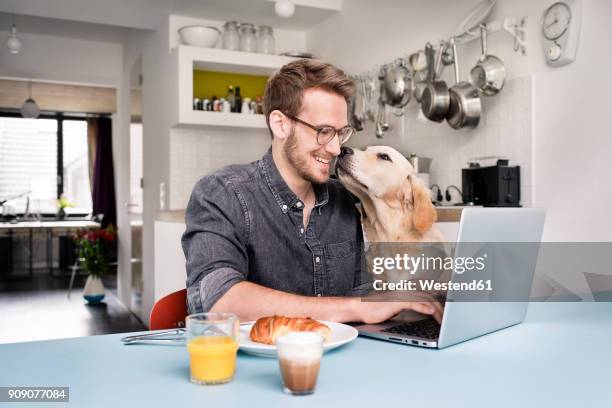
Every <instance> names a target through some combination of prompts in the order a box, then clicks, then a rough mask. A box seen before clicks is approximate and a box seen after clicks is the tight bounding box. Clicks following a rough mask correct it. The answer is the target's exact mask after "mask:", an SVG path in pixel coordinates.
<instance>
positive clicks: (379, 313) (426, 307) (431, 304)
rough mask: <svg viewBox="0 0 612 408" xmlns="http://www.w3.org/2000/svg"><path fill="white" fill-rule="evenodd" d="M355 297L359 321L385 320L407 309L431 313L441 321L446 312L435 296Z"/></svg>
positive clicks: (355, 310)
mask: <svg viewBox="0 0 612 408" xmlns="http://www.w3.org/2000/svg"><path fill="white" fill-rule="evenodd" d="M354 299H355V302H354V304H353V309H354V312H355V313H356V315H357V317H358V319H359V321H362V322H364V323H370V324H375V323H381V322H384V321H385V320H389V319H391V318H393V317H394V316H396V315H398V314H399V313H401V312H402V311H405V310H414V311H415V312H418V313H422V314H426V315H431V316H432V317H433V318H434V319H436V321H437V322H438V323H441V322H442V315H443V313H444V306H443V305H442V304H441V303H440V302H438V301H436V300H435V299H433V298H430V299H424V300H423V301H413V302H404V301H377V300H366V299H360V298H354Z"/></svg>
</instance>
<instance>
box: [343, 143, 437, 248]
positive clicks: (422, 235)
mask: <svg viewBox="0 0 612 408" xmlns="http://www.w3.org/2000/svg"><path fill="white" fill-rule="evenodd" d="M336 174H337V175H338V177H339V178H340V181H342V183H343V184H344V185H345V186H346V188H347V189H348V190H349V191H350V192H352V193H353V194H354V195H355V196H357V198H359V200H361V218H362V223H363V229H364V234H365V236H366V238H367V240H368V241H371V242H443V241H444V236H443V235H442V233H440V231H439V230H438V229H437V228H436V227H435V225H434V223H435V221H436V219H437V214H436V209H435V208H434V206H433V204H432V203H431V195H430V192H429V189H428V188H427V187H426V186H425V185H423V184H422V182H421V181H420V180H419V179H418V178H417V177H416V172H415V171H414V168H413V167H412V165H411V164H410V162H409V161H408V160H407V159H406V158H405V157H404V156H403V155H402V154H400V153H399V152H398V151H397V150H395V149H393V148H391V147H388V146H370V147H368V148H366V149H365V150H357V149H351V148H349V147H343V148H342V151H341V153H340V156H339V157H338V159H337V162H336Z"/></svg>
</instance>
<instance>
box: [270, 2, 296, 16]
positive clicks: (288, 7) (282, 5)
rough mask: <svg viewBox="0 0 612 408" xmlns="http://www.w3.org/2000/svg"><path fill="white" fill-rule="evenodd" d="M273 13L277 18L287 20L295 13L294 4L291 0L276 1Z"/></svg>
mask: <svg viewBox="0 0 612 408" xmlns="http://www.w3.org/2000/svg"><path fill="white" fill-rule="evenodd" d="M274 11H275V12H276V14H277V15H278V16H279V17H282V18H289V17H292V16H293V13H295V4H293V2H292V1H291V0H277V1H276V4H274Z"/></svg>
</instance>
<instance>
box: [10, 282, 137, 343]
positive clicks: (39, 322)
mask: <svg viewBox="0 0 612 408" xmlns="http://www.w3.org/2000/svg"><path fill="white" fill-rule="evenodd" d="M115 282H116V277H115V276H108V277H105V279H104V286H105V287H106V289H107V290H106V297H105V298H104V300H103V303H101V304H99V305H95V306H94V305H88V304H86V302H85V300H84V299H83V295H82V289H83V286H84V284H85V276H79V277H77V278H76V279H75V284H74V288H75V289H73V291H72V293H71V297H70V298H68V297H67V294H68V283H69V277H68V276H63V277H53V276H51V275H50V274H49V273H48V271H42V272H41V271H37V272H36V273H35V274H34V276H33V277H32V278H18V279H15V278H12V279H8V280H7V279H3V280H0V343H13V342H21V341H34V340H48V339H59V338H68V337H82V336H93V335H98V334H109V333H123V332H132V331H140V330H146V327H145V325H144V324H142V322H141V321H140V320H139V319H138V318H137V317H136V316H135V315H134V314H132V313H131V312H130V311H129V310H128V309H127V308H126V307H125V306H124V305H123V304H122V303H121V302H120V301H119V299H118V298H117V296H116V283H115Z"/></svg>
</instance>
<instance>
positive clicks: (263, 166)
mask: <svg viewBox="0 0 612 408" xmlns="http://www.w3.org/2000/svg"><path fill="white" fill-rule="evenodd" d="M259 167H260V170H261V173H262V175H263V176H264V179H265V180H266V183H267V184H268V187H269V188H270V191H271V192H272V195H273V196H274V199H275V200H276V202H277V203H278V206H279V207H280V209H281V211H282V212H283V213H287V212H288V211H289V210H290V209H291V208H293V207H297V208H302V206H303V205H304V203H303V202H302V200H300V199H299V198H298V197H297V196H296V195H295V194H294V193H293V191H291V189H290V188H289V186H288V185H287V183H286V182H285V180H284V179H283V176H281V174H280V172H279V171H278V168H277V167H276V163H274V159H273V158H272V148H270V149H268V152H267V153H266V154H265V155H264V157H263V158H262V159H261V160H260V161H259ZM313 189H314V192H315V208H317V207H322V206H324V205H325V204H327V203H328V201H329V191H328V186H327V183H325V184H314V185H313Z"/></svg>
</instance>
